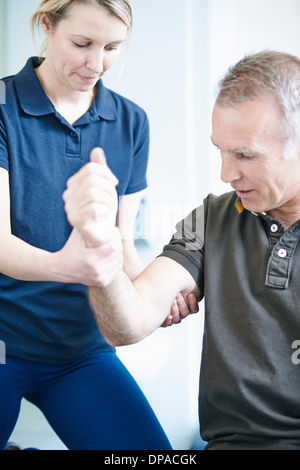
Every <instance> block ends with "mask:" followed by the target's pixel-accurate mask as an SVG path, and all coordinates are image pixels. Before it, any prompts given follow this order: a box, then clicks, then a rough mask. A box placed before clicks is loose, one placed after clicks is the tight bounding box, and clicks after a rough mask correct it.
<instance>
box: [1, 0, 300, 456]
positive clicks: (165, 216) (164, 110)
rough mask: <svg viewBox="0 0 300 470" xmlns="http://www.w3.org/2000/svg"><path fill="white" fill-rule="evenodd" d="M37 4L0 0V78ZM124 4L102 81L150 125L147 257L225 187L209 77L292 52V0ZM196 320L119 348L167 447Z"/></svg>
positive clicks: (183, 410)
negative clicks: (117, 49)
mask: <svg viewBox="0 0 300 470" xmlns="http://www.w3.org/2000/svg"><path fill="white" fill-rule="evenodd" d="M38 4H39V1H37V0H26V1H24V0H9V1H8V0H0V15H1V17H0V22H1V29H0V38H1V35H2V36H3V35H4V32H6V34H5V38H4V39H3V37H2V38H1V40H2V41H4V45H5V47H4V48H0V50H1V52H0V54H1V55H0V67H1V69H0V70H1V72H2V75H4V74H5V75H6V74H12V73H15V72H17V71H18V70H19V69H20V68H21V67H22V66H23V64H24V63H25V61H26V59H27V57H28V56H29V55H33V54H35V49H34V46H33V44H32V41H31V36H30V29H29V19H30V15H31V13H32V12H33V11H34V10H35V8H36V7H37V5H38ZM132 5H133V10H134V14H135V26H134V34H133V38H132V43H131V46H130V49H129V51H128V55H127V59H126V66H125V70H124V73H123V76H122V79H121V81H118V79H117V76H118V73H119V67H118V66H117V67H116V68H115V69H114V71H112V72H109V74H108V75H107V77H106V78H105V83H106V85H107V86H110V87H112V88H113V89H115V90H116V91H118V92H119V93H122V94H124V95H125V96H127V97H128V98H130V99H132V100H134V101H136V102H137V103H139V104H140V105H141V106H143V107H144V108H145V110H146V111H147V113H148V115H149V119H150V123H151V156H150V166H149V185H150V188H149V191H148V194H147V206H146V207H147V210H146V213H145V218H146V220H145V222H146V223H147V224H148V229H147V230H148V244H147V245H145V246H144V248H143V249H142V248H141V251H140V253H141V256H142V257H143V259H144V260H145V262H147V261H148V260H150V259H152V258H153V257H154V256H155V254H157V253H158V252H159V251H160V250H161V247H162V246H163V244H164V243H165V242H166V241H167V240H168V239H169V236H170V235H171V233H172V231H173V226H174V223H175V222H176V221H177V220H178V219H179V218H181V217H182V216H183V215H184V213H187V212H188V210H189V208H190V207H194V206H196V205H198V204H200V203H201V201H202V199H203V197H205V196H206V194H207V193H208V192H216V193H220V192H223V191H224V190H227V189H228V187H227V186H224V185H222V184H220V183H219V171H220V165H219V163H220V162H219V156H218V155H216V153H215V151H214V150H213V149H212V147H211V144H210V114H211V110H212V106H213V97H214V91H215V87H216V84H217V82H218V80H219V78H220V77H221V75H222V74H223V73H224V71H225V69H226V68H227V67H228V66H229V65H231V64H232V63H234V62H235V61H237V60H238V59H239V58H241V57H242V56H243V55H244V54H245V53H248V52H251V51H257V50H260V49H264V48H276V49H280V50H286V51H287V52H291V53H295V54H297V55H298V56H300V50H299V48H300V29H299V25H298V23H299V18H300V2H299V0H285V1H284V2H283V1H282V0H151V1H149V0H132ZM4 6H5V7H6V12H5V11H4ZM2 13H3V16H2ZM1 20H2V21H1ZM4 25H6V26H5V29H3V28H4ZM148 219H151V220H150V222H149V220H148ZM201 318H202V317H201V315H199V316H198V318H197V317H193V318H190V319H188V320H186V321H185V322H184V323H183V324H182V325H181V326H180V327H172V328H171V329H169V330H167V331H166V330H160V331H158V332H157V333H155V334H154V335H153V336H152V337H151V338H149V339H147V340H146V341H144V342H142V343H141V344H139V345H137V346H133V347H130V348H125V349H123V350H121V351H120V356H121V357H122V358H123V359H124V362H125V363H126V365H127V366H128V368H129V369H130V370H131V371H132V373H133V375H134V376H135V377H136V379H137V381H138V382H139V383H140V385H141V386H142V388H143V390H144V391H145V393H146V395H147V397H148V398H149V400H150V402H151V404H152V405H153V407H154V409H155V411H156V413H157V415H158V417H159V419H160V421H161V422H162V424H163V426H164V428H165V429H166V431H167V433H168V435H169V437H170V439H171V441H172V443H173V445H174V447H175V448H186V447H188V446H189V444H190V442H191V440H192V438H193V435H194V433H195V432H196V429H197V390H198V384H197V382H198V369H199V357H200V350H201V337H202V319H201ZM32 444H33V445H34V442H33V443H32Z"/></svg>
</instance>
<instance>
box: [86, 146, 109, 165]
mask: <svg viewBox="0 0 300 470" xmlns="http://www.w3.org/2000/svg"><path fill="white" fill-rule="evenodd" d="M90 160H91V162H93V163H103V164H105V165H106V158H105V153H104V151H103V149H102V148H100V147H96V148H94V149H93V150H92V151H91V154H90Z"/></svg>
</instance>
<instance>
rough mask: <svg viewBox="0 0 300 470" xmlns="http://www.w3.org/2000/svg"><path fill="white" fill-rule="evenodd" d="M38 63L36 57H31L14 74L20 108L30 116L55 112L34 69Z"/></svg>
mask: <svg viewBox="0 0 300 470" xmlns="http://www.w3.org/2000/svg"><path fill="white" fill-rule="evenodd" d="M38 65H39V62H38V58H37V57H31V58H30V59H28V61H27V63H26V65H25V67H24V68H23V69H22V70H21V72H19V73H18V74H17V75H16V76H15V84H16V90H17V94H18V97H19V102H20V105H21V108H22V109H23V111H24V112H25V113H26V114H30V115H31V116H44V115H46V114H51V113H54V112H55V109H54V106H53V104H52V103H51V101H50V100H49V98H48V97H47V95H46V93H45V92H44V90H43V87H42V85H41V84H40V81H39V79H38V77H37V75H36V73H35V71H34V69H35V68H36V67H38Z"/></svg>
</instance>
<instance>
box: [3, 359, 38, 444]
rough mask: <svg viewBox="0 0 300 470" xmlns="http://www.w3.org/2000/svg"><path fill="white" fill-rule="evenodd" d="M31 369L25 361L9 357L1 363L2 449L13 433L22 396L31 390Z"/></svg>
mask: <svg viewBox="0 0 300 470" xmlns="http://www.w3.org/2000/svg"><path fill="white" fill-rule="evenodd" d="M30 382H31V370H30V367H26V363H25V362H24V361H21V360H18V359H12V358H9V357H8V358H7V359H6V364H1V365H0V449H4V448H5V446H6V444H7V441H8V439H9V438H10V435H11V434H12V432H13V430H14V427H15V425H16V422H17V420H18V416H19V413H20V405H21V400H22V397H23V396H24V395H25V394H26V393H27V392H28V391H29V390H30V386H31V384H30Z"/></svg>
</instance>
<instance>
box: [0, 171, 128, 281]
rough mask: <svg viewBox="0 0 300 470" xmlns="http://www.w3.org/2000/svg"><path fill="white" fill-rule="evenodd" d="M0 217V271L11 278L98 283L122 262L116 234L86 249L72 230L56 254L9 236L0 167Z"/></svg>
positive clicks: (3, 175)
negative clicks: (106, 240)
mask: <svg viewBox="0 0 300 470" xmlns="http://www.w3.org/2000/svg"><path fill="white" fill-rule="evenodd" d="M0 220H1V225H0V272H1V273H2V274H5V275H7V276H10V277H13V278H14V279H18V280H22V281H50V282H63V283H81V284H84V285H88V286H96V285H98V286H99V285H103V283H106V282H109V280H110V279H111V277H112V276H113V274H114V272H115V271H114V270H115V268H116V267H117V266H119V264H122V254H121V252H122V250H121V248H120V249H119V250H117V249H116V246H118V244H120V241H119V238H118V234H117V233H116V236H115V237H111V240H110V241H109V242H108V243H106V244H103V245H102V246H101V247H98V248H95V249H88V248H87V247H86V244H85V242H84V241H83V239H82V237H81V235H80V234H79V233H78V232H77V231H76V229H74V230H73V232H72V234H71V236H70V238H69V240H68V241H67V243H66V245H65V246H64V247H63V248H62V250H60V251H58V252H56V253H49V252H47V251H44V250H41V249H38V248H35V247H33V246H31V245H29V244H28V243H26V242H24V241H22V240H20V239H19V238H17V237H15V236H14V235H12V233H11V224H10V196H9V175H8V172H7V171H6V170H5V169H3V168H0ZM112 247H113V249H112ZM100 260H101V261H100Z"/></svg>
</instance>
